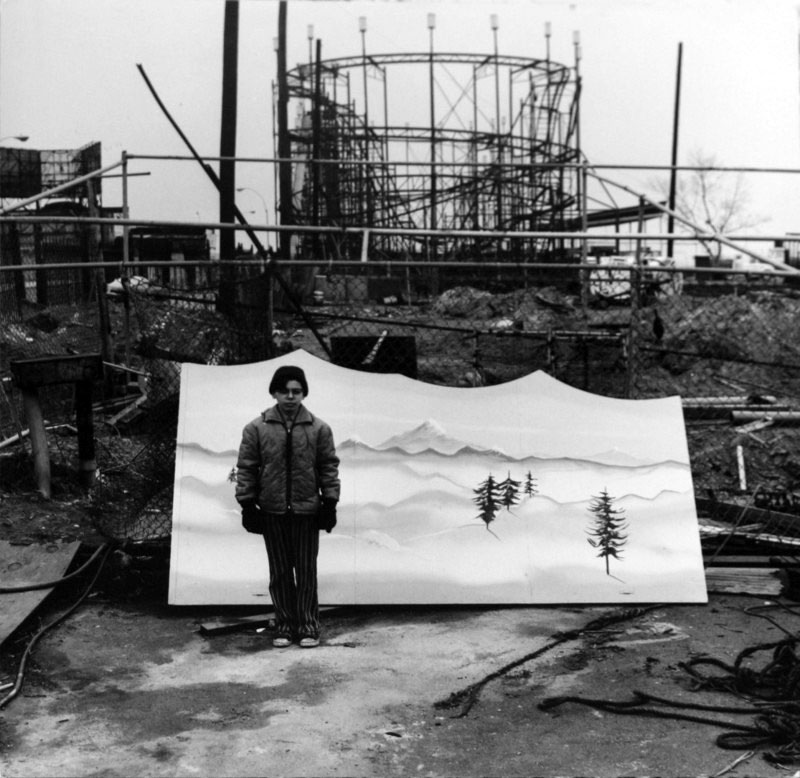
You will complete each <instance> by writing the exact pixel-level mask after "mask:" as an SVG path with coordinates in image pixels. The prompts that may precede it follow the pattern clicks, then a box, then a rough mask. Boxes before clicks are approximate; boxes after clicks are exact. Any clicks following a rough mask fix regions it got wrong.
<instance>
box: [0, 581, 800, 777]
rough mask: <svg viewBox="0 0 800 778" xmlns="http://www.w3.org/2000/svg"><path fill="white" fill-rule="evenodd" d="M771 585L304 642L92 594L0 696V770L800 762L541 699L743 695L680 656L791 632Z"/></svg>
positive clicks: (679, 767) (729, 701)
mask: <svg viewBox="0 0 800 778" xmlns="http://www.w3.org/2000/svg"><path fill="white" fill-rule="evenodd" d="M764 602H765V600H764V599H763V598H760V599H759V598H754V597H748V596H740V595H729V594H724V595H713V594H712V595H711V600H710V602H709V604H708V605H692V606H675V605H673V606H658V607H653V608H649V609H643V610H627V611H626V610H624V609H617V608H608V607H570V608H552V607H520V608H465V607H462V608H458V607H448V608H418V607H415V608H398V607H394V608H351V609H331V610H329V611H326V612H325V614H324V628H325V631H324V636H323V642H322V645H321V646H320V647H319V648H316V649H310V650H308V649H300V648H299V647H297V646H292V647H291V648H288V649H276V648H273V647H272V645H271V634H270V631H269V629H268V628H267V629H259V628H256V627H254V626H248V627H247V628H245V629H242V630H239V631H235V632H230V633H223V634H208V633H207V630H204V629H203V627H204V626H205V627H208V625H209V624H212V623H215V621H216V620H219V619H222V620H224V619H230V618H232V617H241V616H244V615H246V613H245V612H244V611H243V609H238V610H237V611H236V612H234V611H232V609H226V608H203V609H197V608H193V609H184V608H174V607H173V608H171V607H168V606H166V605H164V604H162V603H160V602H158V601H153V600H152V599H144V600H142V599H139V600H129V601H124V600H122V601H120V600H118V599H116V598H110V597H107V596H105V595H104V594H103V593H100V594H99V595H95V596H93V597H90V598H88V599H86V600H85V601H84V603H83V604H82V605H81V606H80V607H79V608H78V609H77V610H76V611H75V612H74V613H73V614H71V615H70V616H69V617H68V618H67V619H66V620H65V621H63V622H62V623H61V624H60V625H59V626H58V627H56V628H55V629H53V630H52V631H49V632H47V633H46V634H45V636H44V637H43V638H42V639H41V640H40V641H39V643H38V644H37V646H36V648H35V649H34V651H33V653H32V657H31V659H30V661H29V664H28V669H27V671H26V677H25V683H24V686H23V688H22V691H21V693H20V694H19V696H17V697H16V698H15V699H13V700H12V701H11V702H10V703H9V704H8V705H7V706H6V707H5V708H4V709H3V710H2V712H0V748H2V750H1V751H0V765H1V769H0V775H2V778H34V777H35V776H99V775H102V776H109V777H113V776H194V775H199V776H381V777H385V776H410V775H413V776H459V777H464V776H466V777H469V776H495V775H496V776H501V775H502V776H522V775H526V776H527V775H536V776H577V775H591V776H598V777H599V776H628V775H642V776H644V775H659V776H686V775H692V776H700V775H704V776H714V775H720V774H722V773H723V772H724V774H725V775H729V776H744V775H747V776H773V775H781V776H786V775H791V774H792V773H794V772H795V771H796V770H797V769H798V767H796V766H788V767H784V768H779V767H775V766H772V765H771V764H769V763H768V762H767V761H765V759H764V758H763V750H764V749H756V751H755V753H752V754H749V755H748V752H749V751H750V748H749V747H737V748H734V749H733V750H726V749H723V748H720V747H719V746H718V745H717V744H716V742H715V740H716V738H717V736H718V735H719V734H721V733H722V732H723V731H724V729H723V728H722V727H720V726H714V725H708V724H698V723H693V722H687V721H681V720H674V719H662V718H647V717H641V716H632V715H625V716H622V715H618V714H616V713H608V712H601V711H598V710H596V709H593V708H590V707H587V706H584V705H580V704H574V703H567V704H564V705H561V706H559V707H557V708H555V709H554V710H551V711H544V710H541V709H540V708H539V703H541V702H542V700H544V699H546V698H550V697H553V696H557V695H575V696H581V697H589V698H604V699H614V700H627V699H630V696H631V694H632V692H633V691H634V690H640V691H644V692H648V693H651V694H655V695H658V696H661V697H665V698H669V699H677V700H685V701H689V702H693V703H698V702H699V703H703V704H712V703H716V704H718V703H723V704H726V705H742V704H743V702H742V701H741V700H736V699H734V698H732V697H730V696H728V695H722V694H720V693H710V692H694V691H691V690H690V686H691V684H690V679H689V676H688V675H687V673H686V671H685V670H684V669H683V668H681V667H680V663H681V662H686V661H688V660H689V659H691V658H693V657H698V656H704V655H707V656H711V657H717V658H720V659H722V660H724V661H726V662H732V661H733V660H734V658H735V657H736V655H737V653H738V652H739V651H740V650H741V649H743V648H745V647H747V646H750V645H754V644H759V643H764V642H771V641H776V640H780V639H782V638H784V637H785V636H786V634H787V631H788V632H794V633H796V630H797V628H798V626H800V624H799V622H800V616H798V615H795V614H794V613H792V612H790V611H789V610H787V609H786V608H784V607H780V608H773V609H771V610H760V608H761V606H762V605H763V603H764ZM782 602H783V603H784V604H785V605H788V606H791V604H792V603H791V602H790V601H787V600H783V601H782ZM754 608H755V611H754V610H753V609H754ZM249 614H250V615H251V616H252V615H253V612H252V611H250V612H249ZM606 616H608V617H610V620H609V621H607V622H604V621H602V619H603V618H604V617H606ZM763 616H769V618H764V617H763ZM598 619H600V620H601V621H598ZM45 620H46V619H45ZM587 625H589V626H590V629H589V630H586V629H585V628H586V627H587ZM764 659H765V660H766V659H769V657H764ZM482 680H485V683H484V684H483V685H482V686H481V685H479V686H478V687H477V688H476V687H474V686H472V685H474V684H476V683H479V682H481V681H482ZM470 687H472V688H473V689H475V690H476V693H475V694H474V695H473V697H472V698H469V697H468V696H465V695H464V694H463V692H465V691H468V690H469V689H470ZM460 693H461V694H460ZM695 714H696V712H695ZM703 715H704V716H708V717H711V718H714V719H719V720H723V721H737V722H739V723H750V722H751V721H752V719H753V717H752V716H750V715H746V716H738V717H737V716H734V715H731V714H725V713H711V714H709V713H705V714H703ZM766 750H769V748H767V749H766ZM739 757H745V759H744V760H743V761H741V762H740V763H739V764H738V765H736V766H735V767H733V768H732V769H731V770H730V771H727V772H725V770H726V768H727V767H729V766H730V765H731V764H732V763H733V762H734V761H735V760H736V759H738V758H739Z"/></svg>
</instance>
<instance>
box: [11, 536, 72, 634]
mask: <svg viewBox="0 0 800 778" xmlns="http://www.w3.org/2000/svg"><path fill="white" fill-rule="evenodd" d="M80 545H81V544H80V543H79V542H77V541H75V542H72V543H48V544H45V545H39V544H31V545H29V546H17V545H12V544H11V543H9V542H7V541H5V540H3V541H0V587H17V586H26V585H29V584H37V583H47V582H50V581H56V580H58V579H59V578H61V577H62V576H63V575H64V573H65V572H66V570H67V568H68V567H69V565H70V562H71V561H72V559H73V557H74V556H75V554H76V552H77V551H78V548H79V547H80ZM51 591H53V590H52V588H49V589H37V590H34V591H29V592H19V593H14V594H0V645H2V643H3V642H4V641H5V640H6V638H8V637H9V635H11V633H12V632H13V631H14V630H15V629H16V628H17V627H18V626H19V625H20V624H22V622H23V621H25V619H26V618H27V617H28V616H29V615H30V614H31V613H32V612H33V611H34V610H35V609H36V608H37V607H38V606H39V604H40V603H41V602H42V601H43V600H44V599H45V597H47V595H48V594H50V592H51Z"/></svg>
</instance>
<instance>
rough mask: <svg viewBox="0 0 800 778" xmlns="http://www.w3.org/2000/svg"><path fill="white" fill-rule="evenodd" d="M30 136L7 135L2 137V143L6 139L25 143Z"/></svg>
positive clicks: (0, 139)
mask: <svg viewBox="0 0 800 778" xmlns="http://www.w3.org/2000/svg"><path fill="white" fill-rule="evenodd" d="M29 137H30V136H28V135H6V136H5V138H0V143H2V142H3V141H6V140H18V141H19V142H20V143H25V141H26V140H28V138H29Z"/></svg>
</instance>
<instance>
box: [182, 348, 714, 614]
mask: <svg viewBox="0 0 800 778" xmlns="http://www.w3.org/2000/svg"><path fill="white" fill-rule="evenodd" d="M282 364H296V365H299V366H301V367H302V368H303V369H304V370H305V372H306V376H307V378H308V383H309V395H308V398H307V399H306V401H305V405H306V407H307V408H308V409H309V410H310V411H311V412H312V413H314V414H316V415H318V416H320V417H322V418H323V419H324V420H325V421H327V422H328V423H329V424H330V425H331V427H332V428H333V433H334V439H335V441H336V445H337V452H338V454H339V456H340V458H341V468H340V472H341V479H342V498H341V502H340V503H339V510H338V516H339V523H338V525H337V527H336V529H334V531H333V532H332V533H331V534H330V535H328V534H326V533H322V536H321V543H320V546H321V548H320V559H319V590H320V602H321V603H322V604H327V605H345V604H382V603H384V604H388V603H428V604H443V603H472V604H556V603H558V604H565V603H615V602H619V603H641V602H706V601H707V596H706V588H705V576H704V573H703V563H702V555H701V550H700V538H699V532H698V525H697V515H696V511H695V504H694V491H693V487H692V478H691V471H690V467H689V455H688V448H687V443H686V434H685V429H684V423H683V412H682V409H681V403H680V399H679V398H677V397H670V398H665V399H656V400H619V399H612V398H607V397H600V396H596V395H592V394H589V393H587V392H583V391H580V390H578V389H574V388H572V387H569V386H567V385H565V384H562V383H560V382H559V381H556V380H555V379H553V378H551V377H550V376H548V375H547V374H545V373H542V372H537V373H534V374H532V375H529V376H526V377H524V378H520V379H518V380H516V381H512V382H510V383H506V384H502V385H500V386H492V387H480V388H454V387H442V386H435V385H432V384H426V383H422V382H420V381H414V380H412V379H409V378H406V377H404V376H399V375H385V374H373V373H363V372H360V371H355V370H349V369H347V368H342V367H338V366H336V365H333V364H331V363H329V362H326V361H324V360H321V359H318V358H317V357H314V356H312V355H310V354H308V353H306V352H304V351H295V352H293V353H291V354H288V355H284V356H282V357H278V358H277V359H273V360H269V361H266V362H261V363H257V364H250V365H237V366H206V365H194V364H184V365H183V366H182V373H181V396H180V412H179V426H178V439H177V459H176V472H175V497H174V505H173V530H172V552H171V565H170V568H171V569H170V590H169V602H170V603H171V604H174V605H200V604H209V605H212V604H258V603H261V602H263V603H264V604H265V605H269V604H270V599H269V594H268V593H267V577H268V567H267V558H266V551H265V549H264V545H263V541H262V540H261V539H260V538H259V537H258V536H257V535H250V534H248V533H246V532H245V531H244V530H243V529H242V527H241V520H240V514H239V509H238V505H237V503H236V500H235V499H234V484H233V482H232V481H231V480H230V478H231V471H232V470H233V468H234V467H235V465H236V457H237V449H238V446H239V440H240V436H241V432H242V428H243V427H244V425H245V424H246V423H247V422H248V421H250V420H251V419H253V418H255V417H256V416H257V415H258V414H259V413H260V412H261V411H262V410H263V409H264V408H266V407H268V406H269V405H271V404H272V403H273V401H272V398H271V397H269V395H268V394H267V386H268V384H269V381H270V378H271V377H272V374H273V372H274V371H275V369H276V368H277V367H278V366H280V365H282ZM602 495H606V498H607V499H606V507H607V508H608V509H609V510H607V511H603V510H602V509H595V510H592V506H596V505H597V504H598V498H599V497H601V496H602ZM609 513H611V515H612V516H613V517H614V518H615V523H618V524H624V526H623V527H618V529H620V530H621V532H620V533H619V535H620V537H618V538H617V539H616V540H608V536H607V535H606V536H605V538H606V542H605V545H603V543H602V539H601V537H600V535H602V532H601V529H602V527H604V526H607V523H605V522H604V521H603V520H602V518H601V517H604V516H608V515H609ZM612 528H613V527H612ZM590 541H592V542H590ZM593 543H594V545H593ZM598 543H600V545H599V546H598V545H597V544H598ZM609 548H613V549H614V553H606V554H605V555H601V552H602V551H603V550H604V549H605V550H606V551H608V549H609ZM606 562H608V566H607V565H606Z"/></svg>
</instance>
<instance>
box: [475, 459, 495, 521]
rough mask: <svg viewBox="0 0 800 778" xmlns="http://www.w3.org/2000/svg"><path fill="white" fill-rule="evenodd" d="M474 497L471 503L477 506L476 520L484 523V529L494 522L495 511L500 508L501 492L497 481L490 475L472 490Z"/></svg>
mask: <svg viewBox="0 0 800 778" xmlns="http://www.w3.org/2000/svg"><path fill="white" fill-rule="evenodd" d="M472 491H473V492H474V493H475V497H473V498H472V501H473V502H474V503H475V504H476V505H477V506H478V511H479V512H478V518H479V519H480V520H481V521H483V522H485V523H486V529H489V525H490V524H491V523H492V522H493V521H494V517H495V516H496V515H497V511H498V510H499V508H500V497H501V492H500V488H499V485H498V483H497V481H495V479H494V477H493V476H492V474H491V473H489V476H488V477H487V478H486V480H485V481H483V483H481V485H480V486H479V487H478V488H477V489H473V490H472Z"/></svg>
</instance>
